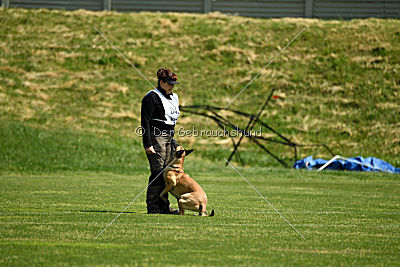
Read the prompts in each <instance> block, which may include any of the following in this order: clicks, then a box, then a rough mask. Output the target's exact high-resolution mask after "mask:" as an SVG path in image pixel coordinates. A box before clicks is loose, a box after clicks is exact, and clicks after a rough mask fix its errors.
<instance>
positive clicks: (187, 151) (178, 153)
mask: <svg viewBox="0 0 400 267" xmlns="http://www.w3.org/2000/svg"><path fill="white" fill-rule="evenodd" d="M193 151H194V149H189V150H179V151H176V157H177V158H182V155H183V152H185V156H187V155H189V154H190V153H192V152H193Z"/></svg>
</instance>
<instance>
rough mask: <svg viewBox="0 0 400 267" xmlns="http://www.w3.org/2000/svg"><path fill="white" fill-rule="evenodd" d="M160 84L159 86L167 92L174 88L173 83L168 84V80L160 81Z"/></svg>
mask: <svg viewBox="0 0 400 267" xmlns="http://www.w3.org/2000/svg"><path fill="white" fill-rule="evenodd" d="M160 86H161V88H162V89H164V90H165V92H167V94H170V93H172V89H174V85H173V84H169V83H168V82H163V81H160Z"/></svg>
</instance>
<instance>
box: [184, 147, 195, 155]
mask: <svg viewBox="0 0 400 267" xmlns="http://www.w3.org/2000/svg"><path fill="white" fill-rule="evenodd" d="M193 151H194V149H189V150H185V156H187V155H189V154H190V153H192V152H193Z"/></svg>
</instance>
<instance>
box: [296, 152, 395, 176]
mask: <svg viewBox="0 0 400 267" xmlns="http://www.w3.org/2000/svg"><path fill="white" fill-rule="evenodd" d="M349 159H350V160H353V161H358V162H362V163H364V164H366V165H370V166H372V167H376V168H379V169H381V170H382V171H384V172H391V173H400V168H395V167H393V166H392V165H390V164H389V163H387V162H386V161H383V160H381V159H378V158H374V157H368V158H363V157H353V158H349ZM327 162H328V160H324V159H313V156H309V157H306V158H304V159H302V160H299V161H296V162H295V163H294V165H293V168H295V169H319V168H320V167H322V166H323V165H324V164H325V163H327ZM325 169H328V170H351V171H367V172H373V171H379V170H377V169H374V168H370V167H367V166H364V165H360V164H357V163H354V162H350V161H347V160H342V159H336V160H334V161H333V162H332V163H331V164H329V165H328V167H326V168H325Z"/></svg>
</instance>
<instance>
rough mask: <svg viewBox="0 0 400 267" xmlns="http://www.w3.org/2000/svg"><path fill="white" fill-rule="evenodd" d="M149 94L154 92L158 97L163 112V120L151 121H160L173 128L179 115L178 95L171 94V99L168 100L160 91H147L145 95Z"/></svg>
mask: <svg viewBox="0 0 400 267" xmlns="http://www.w3.org/2000/svg"><path fill="white" fill-rule="evenodd" d="M150 92H154V93H156V94H157V95H158V96H159V97H160V99H161V102H162V105H163V107H164V111H165V120H159V119H152V120H155V121H161V122H164V123H165V124H167V125H171V126H175V124H176V122H177V121H178V118H179V115H180V114H181V113H180V111H179V98H178V95H177V94H175V93H172V95H171V99H168V98H166V97H165V96H164V95H163V94H162V93H161V92H160V91H158V89H153V90H151V91H149V92H148V93H147V94H149V93H150Z"/></svg>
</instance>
